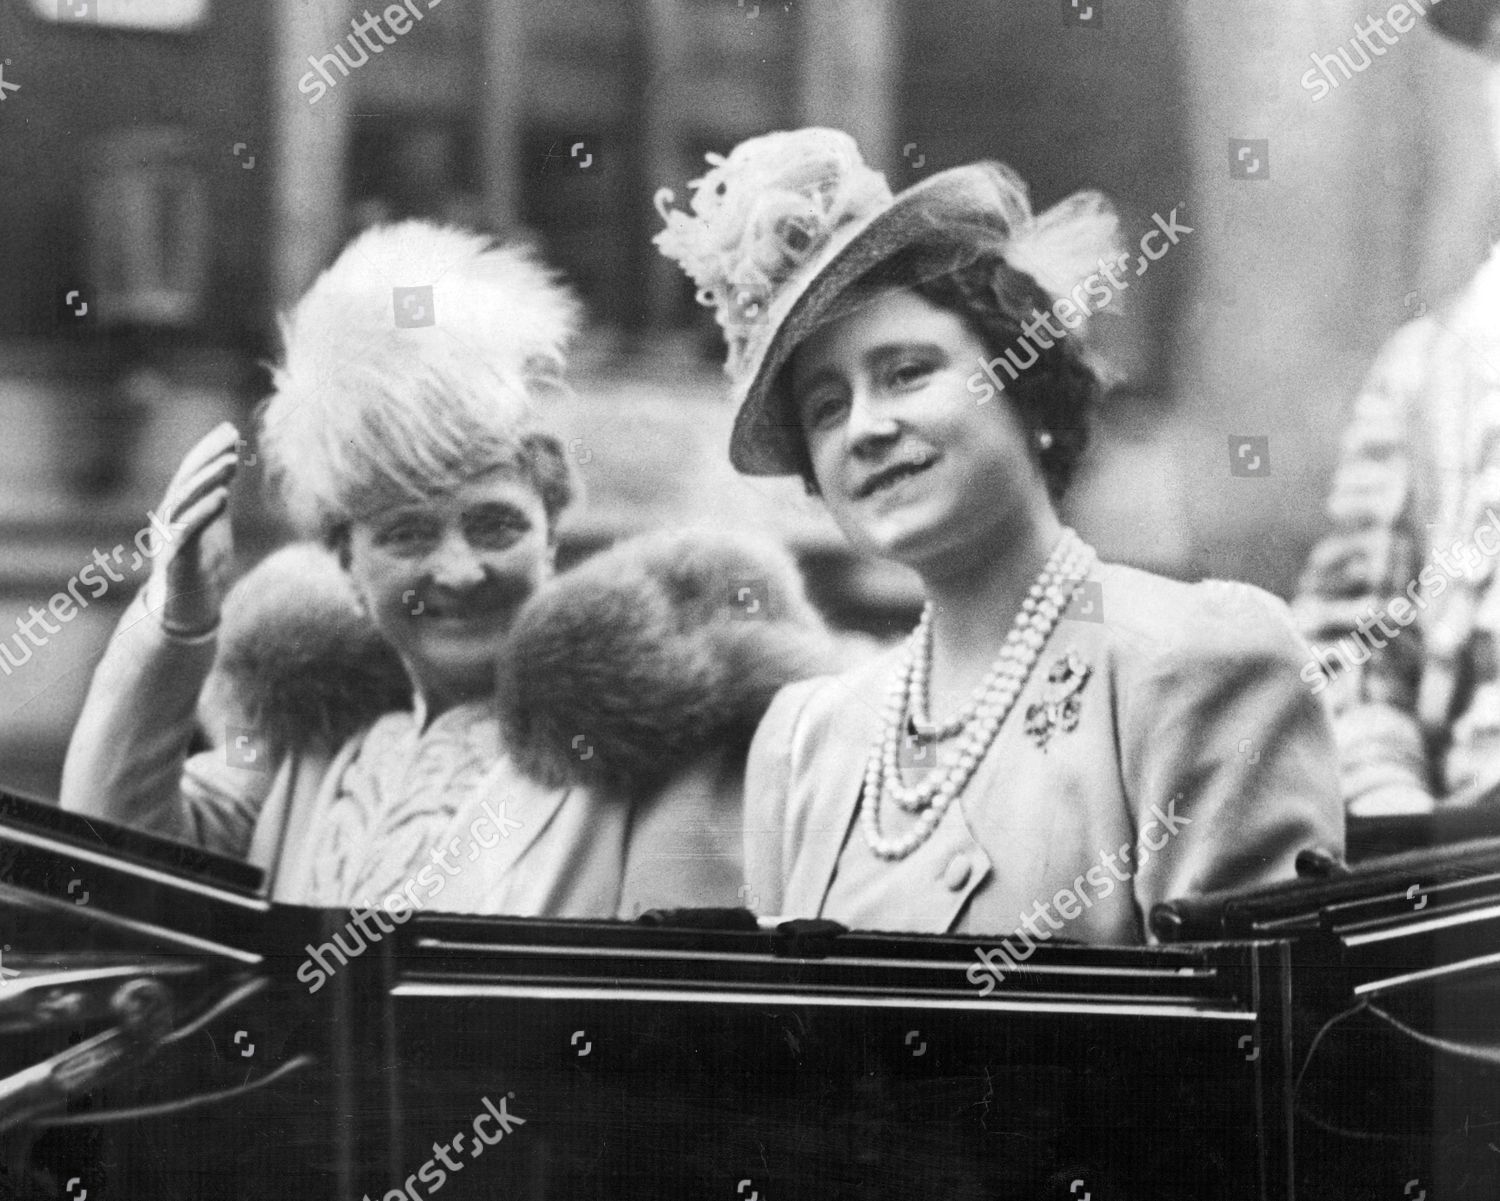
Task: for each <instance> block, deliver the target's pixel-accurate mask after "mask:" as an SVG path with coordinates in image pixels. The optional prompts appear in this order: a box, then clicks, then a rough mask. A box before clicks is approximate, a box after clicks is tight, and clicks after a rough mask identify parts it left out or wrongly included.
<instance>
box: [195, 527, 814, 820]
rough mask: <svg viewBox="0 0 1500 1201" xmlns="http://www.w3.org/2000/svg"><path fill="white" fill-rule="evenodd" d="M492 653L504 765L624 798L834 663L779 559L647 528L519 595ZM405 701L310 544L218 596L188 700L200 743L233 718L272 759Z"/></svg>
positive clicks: (788, 561) (381, 648)
mask: <svg viewBox="0 0 1500 1201" xmlns="http://www.w3.org/2000/svg"><path fill="white" fill-rule="evenodd" d="M496 652H497V660H498V664H499V666H498V676H497V691H496V697H495V703H496V707H497V712H498V716H499V719H500V722H501V727H502V731H503V736H504V739H505V742H506V744H507V746H508V747H509V748H510V750H511V753H512V756H513V757H514V759H515V761H516V763H517V765H518V766H519V767H520V768H521V769H522V770H523V771H525V772H526V773H527V774H529V775H531V776H533V777H534V778H536V779H538V780H541V781H543V782H544V783H547V784H549V785H561V784H579V785H587V786H593V787H599V788H603V789H606V790H611V791H615V790H618V791H620V792H622V793H623V794H624V795H626V796H637V795H640V794H641V793H642V792H643V791H645V790H649V789H651V788H653V787H656V786H659V785H660V784H662V783H663V782H665V781H666V780H667V779H668V778H670V777H671V776H672V775H674V774H676V773H677V772H678V771H679V770H681V769H682V768H684V767H686V766H687V765H688V764H690V763H691V762H692V761H693V760H694V759H696V758H698V757H700V756H701V755H703V754H704V753H705V752H707V751H710V750H713V749H716V748H724V747H728V748H729V749H731V750H732V751H735V752H737V753H742V752H743V750H744V749H745V747H746V746H747V745H748V743H749V740H750V736H751V735H752V734H753V733H754V732H755V727H756V725H757V723H758V722H759V721H760V719H761V717H762V715H763V714H764V713H765V711H766V708H767V706H769V705H770V703H771V698H772V697H773V696H774V695H775V694H776V691H777V690H778V689H779V688H781V687H782V686H783V685H784V684H788V683H791V682H793V681H795V680H799V679H803V678H805V677H808V676H812V675H818V674H821V673H823V672H827V671H832V670H837V668H838V667H839V666H840V664H838V663H835V662H834V642H833V640H832V638H831V636H830V635H829V633H828V631H827V629H826V627H825V626H824V624H823V621H822V619H821V618H820V617H819V616H818V614H817V612H816V610H814V609H813V607H812V605H811V604H809V602H808V600H807V598H806V595H805V594H804V591H803V586H802V577H801V575H800V574H799V572H798V570H797V567H796V564H795V563H794V562H793V560H792V558H791V556H790V555H789V554H788V553H787V551H786V550H784V549H783V548H782V547H781V546H780V545H779V544H777V543H774V542H771V541H768V540H764V541H763V540H760V539H756V538H750V537H744V536H738V535H736V536H729V535H724V534H717V533H686V534H685V533H662V534H651V535H645V536H642V537H637V538H632V539H629V540H627V541H624V542H621V543H619V544H617V545H616V546H614V547H612V548H611V549H609V550H605V551H602V552H600V553H599V554H597V555H595V556H593V557H592V558H590V559H587V560H585V561H584V562H583V563H581V564H579V565H578V566H577V567H574V568H573V569H571V570H570V571H567V572H565V573H563V574H562V575H560V576H558V577H557V578H556V579H555V580H553V581H552V582H550V583H549V584H547V585H546V586H545V587H544V588H542V589H541V591H539V592H538V593H537V594H536V595H535V596H533V597H532V598H531V599H530V600H529V601H528V602H527V603H526V605H525V606H524V607H523V608H522V610H521V612H520V613H519V614H518V615H517V618H516V621H515V623H514V624H513V625H512V627H511V629H510V631H509V633H508V634H507V636H506V638H505V640H504V642H503V643H502V645H501V646H499V647H497V648H496ZM410 707H411V684H410V683H409V681H408V679H407V676H406V673H405V671H404V669H403V668H402V665H401V662H400V660H399V659H398V658H397V656H396V654H395V652H394V651H393V650H392V649H391V647H390V646H389V644H388V643H386V642H385V640H384V639H383V638H381V636H380V635H379V634H378V633H377V632H376V630H375V627H374V626H373V625H372V624H371V622H370V620H369V619H368V618H367V617H366V616H364V614H363V613H362V612H361V610H360V608H359V606H358V605H357V604H356V602H355V597H354V591H353V589H352V587H351V586H350V584H349V580H348V577H347V576H346V575H345V573H344V571H343V570H342V569H341V568H340V567H339V565H338V563H337V561H336V560H335V559H334V557H333V556H332V555H331V554H329V553H328V552H327V551H325V550H324V549H322V548H321V547H319V546H317V545H315V544H312V543H296V544H293V545H291V546H286V547H283V548H282V549H280V550H278V551H275V552H273V553H272V554H271V555H269V556H267V557H266V558H265V559H264V560H262V561H261V563H260V564H258V565H257V566H256V567H255V568H253V569H252V570H251V571H249V572H247V573H246V575H245V576H244V577H243V578H242V579H241V580H240V581H239V582H238V583H237V584H236V585H235V586H234V587H233V588H232V589H231V590H230V592H229V595H228V596H227V597H226V598H225V602H224V611H223V623H222V626H221V629H220V636H219V649H218V656H217V658H216V659H215V661H214V667H213V671H212V673H211V675H210V677H209V680H208V682H207V684H206V685H205V687H204V690H203V695H202V697H201V699H200V702H199V715H200V721H201V722H202V724H203V726H204V728H205V729H206V730H207V731H208V732H209V733H210V735H211V736H212V735H220V734H222V733H223V731H224V729H225V727H226V725H240V726H245V727H247V728H250V729H254V730H256V731H258V732H259V733H260V734H261V736H262V737H263V738H265V739H266V741H267V745H268V749H270V750H271V751H272V753H273V755H275V756H279V755H282V754H285V753H286V752H288V751H294V750H299V749H303V748H306V747H308V746H310V745H312V744H313V743H314V742H318V743H321V744H323V745H325V746H329V747H337V746H339V745H341V744H342V743H343V742H344V741H345V740H346V739H348V738H350V737H351V736H353V735H354V734H355V733H357V732H358V731H359V730H361V729H363V728H365V727H366V726H367V725H369V723H370V722H372V721H374V720H375V718H377V717H379V716H381V715H382V714H385V713H390V712H393V711H395V710H399V709H409V708H410ZM214 740H215V741H218V739H217V737H215V739H214Z"/></svg>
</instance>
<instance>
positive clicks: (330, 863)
mask: <svg viewBox="0 0 1500 1201" xmlns="http://www.w3.org/2000/svg"><path fill="white" fill-rule="evenodd" d="M214 653H215V639H214V638H213V637H212V636H209V637H205V638H199V639H194V640H183V639H177V638H172V637H170V636H168V635H167V634H166V633H164V632H163V630H162V628H161V625H160V623H159V622H158V621H157V620H156V619H155V617H154V615H152V614H150V613H148V612H147V611H146V610H145V607H144V605H143V604H142V603H141V601H140V599H139V598H137V600H136V601H135V602H133V603H132V604H131V606H130V607H129V609H128V610H127V612H126V614H125V616H124V618H123V619H122V620H121V622H120V626H119V628H118V630H117V631H116V634H115V637H114V639H113V640H112V642H111V643H110V647H109V649H108V651H107V652H106V654H105V655H104V657H103V659H102V660H101V661H100V664H99V667H98V670H97V671H96V672H95V675H94V680H93V684H92V686H91V688H90V690H89V699H88V702H87V703H86V704H85V707H84V710H83V713H82V715H81V717H80V719H79V722H78V725H77V727H76V729H75V732H74V736H73V740H72V742H71V744H70V746H69V752H68V757H67V764H66V767H65V770H64V775H63V785H62V793H61V804H62V806H63V808H65V809H70V810H73V811H75V812H79V813H86V814H91V815H94V816H98V817H102V818H105V819H107V820H109V821H113V822H116V823H119V824H122V825H125V826H129V827H131V828H134V829H139V830H143V831H146V832H148V833H152V834H157V835H160V836H163V837H167V838H173V839H177V840H179V841H183V842H188V843H191V844H193V845H195V846H200V847H202V848H204V849H205V850H210V851H216V852H218V853H220V854H224V855H229V856H232V857H235V858H242V859H246V860H248V861H249V862H250V863H252V864H254V865H255V866H256V867H259V868H261V869H262V870H264V871H265V872H266V873H267V889H268V894H269V896H270V898H271V899H273V900H276V901H282V902H287V903H292V904H305V905H325V906H339V907H343V906H350V905H356V904H363V903H365V902H366V901H373V902H374V903H376V904H379V903H381V901H382V900H383V898H384V897H385V896H386V895H389V894H390V893H393V892H394V893H396V894H397V895H398V896H400V895H405V896H406V897H407V898H408V904H410V903H411V901H413V900H415V901H417V902H418V904H419V905H420V906H421V907H427V906H431V907H433V908H438V909H446V910H453V911H456V912H473V913H512V914H529V915H535V916H543V915H544V916H551V917H612V916H616V915H619V916H635V915H636V914H638V913H640V912H641V911H642V910H643V909H646V908H652V907H657V906H675V905H690V904H724V905H733V904H737V903H738V895H737V892H738V885H739V881H740V873H739V866H738V859H739V854H738V852H739V848H738V845H736V844H737V841H738V829H739V811H740V787H739V785H740V779H739V770H738V765H737V764H735V765H733V767H732V768H730V767H728V766H726V763H725V757H724V755H723V753H722V752H719V753H716V754H709V755H707V756H705V757H704V758H703V759H702V760H700V761H699V762H697V763H694V764H692V765H690V766H689V767H688V768H687V769H684V770H682V771H680V772H678V773H677V774H676V775H675V776H674V778H673V779H672V780H671V781H670V783H669V784H668V785H667V786H665V787H662V788H660V789H658V790H656V792H655V793H654V794H653V795H652V796H651V797H649V798H647V799H646V800H645V801H644V802H643V803H642V804H641V805H640V806H639V807H633V806H631V805H629V804H625V803H622V802H621V800H620V799H619V798H618V797H616V796H610V795H608V794H607V793H605V792H603V791H602V790H598V789H587V788H580V787H548V786H546V785H542V784H538V783H536V782H534V781H532V780H530V779H529V778H527V777H525V776H523V775H521V774H520V773H519V772H518V771H516V770H515V769H514V767H513V766H512V765H511V763H510V761H509V758H508V756H505V755H504V754H503V753H502V751H501V748H500V741H499V739H500V735H499V724H498V719H497V718H496V717H495V716H494V715H493V714H491V713H490V712H489V711H488V707H485V706H477V705H470V706H461V707H460V708H459V709H455V710H450V711H448V712H447V713H444V714H442V715H441V716H440V717H439V718H437V719H436V721H434V722H431V723H429V724H426V727H425V729H424V728H423V725H424V720H425V715H424V714H423V713H422V712H421V706H420V704H419V705H418V707H417V709H416V710H415V711H413V712H399V713H391V714H387V715H386V716H384V717H381V718H379V719H378V720H377V721H375V722H374V723H373V724H372V725H370V726H368V727H367V728H366V729H364V730H363V731H361V732H359V733H357V734H355V735H354V736H352V737H350V738H349V739H348V740H347V741H345V742H344V743H343V744H342V745H341V746H339V747H338V748H337V749H333V748H330V747H328V746H327V745H324V744H320V743H318V742H317V741H316V740H314V741H313V742H311V743H310V744H307V745H303V746H301V747H298V748H296V749H293V750H291V751H289V752H287V753H286V754H284V755H282V756H281V757H280V758H279V760H278V761H275V762H267V761H266V751H265V749H264V747H263V746H260V745H259V744H258V740H257V739H255V738H254V735H253V733H252V732H250V731H248V730H247V731H246V732H244V733H239V732H236V731H235V730H234V729H231V730H230V731H229V732H228V737H227V738H226V740H225V742H224V745H222V746H220V747H216V748H215V749H213V750H210V751H204V752H202V753H199V754H196V755H192V756H190V757H189V756H187V754H186V751H187V747H188V745H189V742H190V740H191V739H192V736H193V733H194V730H195V728H196V724H197V723H196V709H197V704H198V698H199V691H200V688H201V686H202V683H203V680H204V679H205V677H206V676H207V674H208V672H209V669H210V667H211V666H212V663H213V659H214ZM237 738H246V739H247V740H248V741H246V742H245V743H243V744H241V745H239V746H236V745H235V740H236V739H237ZM251 756H254V758H251ZM351 769H352V772H351ZM351 775H352V776H353V778H351ZM481 777H482V782H480V786H479V787H477V788H476V787H473V786H472V785H473V783H474V782H479V781H480V778H481ZM424 782H425V783H428V784H429V785H433V784H435V785H436V786H437V787H436V789H434V788H432V787H430V786H429V787H428V788H425V789H424V788H423V787H422V786H421V785H422V784H423V783H424ZM341 783H342V784H343V785H344V789H345V791H346V795H345V797H344V798H343V801H344V804H345V807H349V804H348V803H349V802H350V800H351V799H352V800H353V806H352V807H353V808H356V809H357V810H358V811H359V812H360V814H361V817H362V818H363V819H364V820H367V821H371V822H381V821H384V820H387V819H388V818H390V817H392V816H393V815H392V812H391V808H390V806H389V804H388V802H389V800H390V799H391V798H392V796H393V794H395V795H396V796H397V797H398V798H399V797H400V795H401V794H400V790H402V789H404V790H405V797H404V800H405V802H406V804H405V806H404V810H405V812H406V813H408V814H409V813H410V812H411V810H412V809H413V808H417V809H421V808H422V807H423V804H422V802H423V801H424V800H425V801H426V802H427V803H428V804H441V803H444V802H445V801H446V803H447V804H449V805H451V806H454V807H453V809H452V812H451V816H450V817H448V818H447V819H446V820H445V821H441V822H440V826H441V833H438V834H436V836H435V837H431V838H430V841H431V845H433V846H436V847H439V848H443V847H447V846H449V844H450V842H452V841H453V840H454V839H457V840H458V842H459V846H458V850H457V852H456V853H455V854H454V855H453V857H452V859H451V861H450V862H452V863H453V865H454V866H456V867H458V868H459V869H460V870H459V871H458V872H457V873H455V874H451V875H450V874H449V873H448V872H447V871H446V869H445V870H439V868H438V866H437V864H436V863H435V862H433V861H431V860H430V859H429V858H426V857H420V858H416V859H409V860H407V861H406V864H405V865H403V866H395V867H390V869H389V870H388V871H387V872H386V873H385V876H384V877H383V878H382V877H381V875H380V873H379V872H378V871H376V872H375V873H373V874H372V873H371V872H370V871H369V870H368V868H367V864H366V863H364V862H355V860H363V859H364V858H365V857H366V856H367V855H368V854H369V852H370V849H371V846H372V844H374V845H376V846H378V845H379V843H380V842H381V840H383V839H388V838H390V837H392V836H393V835H394V836H397V837H399V836H400V835H401V834H402V833H409V834H410V835H411V836H412V837H414V838H415V837H418V836H419V831H418V829H417V827H416V825H415V824H413V823H407V824H405V825H396V826H395V828H394V829H392V828H391V826H390V825H386V826H383V827H381V828H378V829H371V830H367V831H360V832H357V833H355V834H353V836H351V837H347V838H343V839H340V838H336V837H333V836H332V835H331V830H330V822H331V820H333V818H334V815H335V814H336V812H337V811H338V810H339V808H340V797H339V792H340V788H339V785H340V784H341ZM485 806H488V810H487V809H486V808H485ZM490 811H493V812H495V813H497V814H502V815H503V817H504V818H505V819H507V821H506V824H505V825H504V828H503V829H501V828H500V827H499V826H497V824H496V823H495V822H494V820H493V819H490V820H489V821H488V822H486V817H487V813H488V812H490ZM476 823H479V825H478V827H477V829H476ZM509 823H519V825H518V826H516V825H511V824H509ZM719 829H722V830H723V831H724V833H723V834H722V835H716V833H715V831H717V830H719ZM346 832H347V831H346ZM424 841H426V839H424ZM486 842H487V843H490V844H491V846H490V847H485V846H483V845H481V844H483V843H486ZM471 853H472V854H473V855H474V857H473V858H470V857H469V856H470V854H471ZM344 859H349V860H351V862H349V863H342V862H341V860H344ZM386 863H387V864H388V865H390V864H401V863H402V859H401V855H400V854H399V853H398V854H397V855H396V856H395V857H394V858H391V857H390V856H387V857H386ZM424 869H425V870H424ZM439 881H440V882H441V883H438V882H439ZM413 882H415V886H414V888H410V889H408V887H407V886H408V885H410V884H413Z"/></svg>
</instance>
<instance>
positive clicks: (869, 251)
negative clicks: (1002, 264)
mask: <svg viewBox="0 0 1500 1201" xmlns="http://www.w3.org/2000/svg"><path fill="white" fill-rule="evenodd" d="M707 159H708V162H709V163H710V165H711V169H710V170H709V171H708V172H707V173H706V174H704V175H703V176H702V177H701V178H699V179H695V180H692V181H691V182H690V183H689V185H688V186H689V188H691V189H692V193H693V195H692V199H691V208H692V211H691V212H690V213H685V212H681V211H675V210H671V209H669V208H668V207H667V206H668V205H669V204H670V203H671V201H672V199H673V196H672V192H671V191H670V190H669V189H666V188H663V189H661V190H660V191H658V192H657V195H656V206H657V209H658V211H659V212H660V213H661V215H662V218H663V220H665V221H666V223H667V227H666V228H665V229H664V230H662V231H661V232H660V233H659V234H657V235H656V238H655V242H656V245H657V247H658V248H659V249H660V250H661V252H662V253H663V254H665V255H666V256H667V257H668V258H671V259H674V260H676V261H677V262H678V264H679V265H680V266H681V267H682V269H683V270H684V271H685V272H686V273H687V274H688V275H689V276H690V277H691V278H692V280H693V282H694V283H695V284H696V285H697V287H698V292H697V299H698V301H699V303H700V304H703V305H705V306H708V307H711V308H713V309H714V310H715V316H716V319H717V321H718V323H719V326H720V328H721V329H722V330H723V332H724V338H725V341H726V343H727V344H728V357H727V359H726V361H725V364H724V370H725V373H726V374H727V375H728V376H729V379H730V385H731V390H732V392H733V394H734V399H735V400H736V402H738V404H739V411H738V413H737V414H736V416H735V421H734V431H733V433H732V435H731V437H730V443H729V458H730V461H731V462H732V463H733V464H734V466H735V467H736V468H737V469H738V470H739V471H741V472H743V473H744V474H746V475H794V474H798V473H799V472H801V471H803V470H805V468H806V453H805V450H804V449H803V440H802V428H801V424H800V423H799V422H798V420H797V417H796V414H795V413H793V412H792V411H791V410H790V406H789V404H788V398H787V397H785V396H780V395H778V394H777V390H776V384H777V380H778V377H779V376H780V374H781V370H782V368H783V367H785V366H786V364H787V362H788V361H789V360H790V359H791V356H792V353H793V352H794V351H795V350H796V348H797V347H798V345H800V344H801V342H802V341H803V340H804V339H805V338H807V337H808V336H809V335H810V334H811V333H813V332H814V331H816V330H817V329H818V328H820V327H821V326H822V325H824V324H826V323H827V322H828V321H829V320H830V319H832V318H833V317H834V316H836V315H838V313H839V312H841V311H843V310H842V308H841V305H840V301H841V299H842V297H843V295H844V293H845V291H846V290H847V289H848V288H849V287H850V285H852V284H854V283H856V282H857V281H858V280H860V279H861V277H863V276H865V275H866V274H868V273H869V272H871V271H872V270H873V269H874V268H876V267H877V266H879V265H880V264H881V263H883V262H886V261H887V260H889V259H891V258H893V257H894V256H895V255H897V254H900V253H903V252H908V251H911V250H913V249H914V248H920V249H921V250H922V251H923V257H924V261H925V262H926V263H928V264H930V268H931V269H930V272H929V274H931V275H941V274H946V273H947V272H949V271H952V270H956V269H957V268H958V267H961V266H963V265H965V264H966V263H969V262H973V261H974V260H975V259H976V258H977V257H978V256H979V255H980V254H982V253H984V252H985V251H996V252H999V253H1001V254H1003V256H1004V258H1005V260H1006V261H1007V262H1008V263H1010V264H1011V265H1012V266H1013V267H1015V268H1016V269H1017V270H1020V271H1024V272H1026V273H1027V274H1029V275H1031V276H1032V277H1033V279H1035V280H1036V282H1037V284H1038V285H1039V286H1040V287H1041V288H1043V289H1044V290H1045V291H1046V292H1048V293H1049V294H1051V295H1052V296H1054V297H1056V296H1062V295H1066V294H1067V292H1068V291H1069V290H1070V289H1072V288H1075V287H1076V286H1077V285H1078V284H1079V283H1080V282H1082V281H1083V279H1084V278H1085V277H1086V276H1087V275H1088V274H1089V273H1090V272H1092V271H1095V270H1097V269H1098V265H1099V263H1098V260H1099V259H1100V258H1101V257H1102V256H1104V255H1106V254H1107V253H1109V252H1110V251H1111V250H1112V249H1113V248H1114V246H1115V237H1116V230H1117V226H1118V222H1117V220H1116V217H1115V214H1114V212H1113V210H1112V209H1111V207H1110V205H1109V202H1108V201H1107V200H1105V198H1104V197H1103V196H1102V195H1100V194H1099V193H1097V192H1079V193H1077V194H1075V195H1073V196H1071V197H1069V198H1068V199H1066V200H1064V201H1062V202H1061V203H1060V204H1058V205H1056V206H1055V207H1054V208H1052V209H1049V210H1048V211H1047V212H1045V213H1042V214H1041V215H1039V216H1033V215H1032V211H1031V204H1030V200H1029V198H1028V196H1027V191H1026V185H1025V184H1024V183H1023V182H1022V181H1021V179H1020V177H1019V176H1018V175H1016V173H1015V172H1014V171H1012V170H1011V169H1010V168H1009V167H1007V166H1005V165H1004V164H1003V163H998V162H977V163H970V164H968V165H966V166H962V167H954V168H951V169H949V170H946V171H940V172H938V173H936V174H934V175H932V176H930V177H929V178H927V179H924V180H922V181H921V182H920V183H917V184H914V185H913V186H912V187H910V188H907V189H906V190H905V191H904V192H901V193H899V194H892V192H891V189H890V187H889V185H888V184H887V183H886V179H885V176H884V175H883V174H881V173H880V172H878V171H875V170H872V169H871V168H870V167H868V166H867V165H866V164H865V162H864V160H863V159H862V158H861V157H860V153H859V147H858V146H857V145H856V144H855V142H854V139H853V138H851V137H850V136H849V135H848V134H846V133H843V132H841V131H839V130H836V129H818V128H809V129H798V130H793V131H790V132H779V133H770V134H764V135H762V136H760V137H754V138H750V139H748V140H746V141H744V142H741V143H740V144H739V145H738V146H736V147H735V148H734V149H733V150H732V151H731V152H730V153H729V155H728V156H724V155H718V154H710V155H708V156H707Z"/></svg>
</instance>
